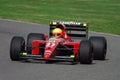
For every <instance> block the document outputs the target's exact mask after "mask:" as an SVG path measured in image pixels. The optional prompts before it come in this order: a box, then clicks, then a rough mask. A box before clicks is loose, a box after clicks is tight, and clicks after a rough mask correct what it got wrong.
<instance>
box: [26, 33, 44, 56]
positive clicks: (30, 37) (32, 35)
mask: <svg viewBox="0 0 120 80" xmlns="http://www.w3.org/2000/svg"><path fill="white" fill-rule="evenodd" d="M33 40H45V37H44V34H41V33H29V34H28V37H27V52H28V54H32V41H33Z"/></svg>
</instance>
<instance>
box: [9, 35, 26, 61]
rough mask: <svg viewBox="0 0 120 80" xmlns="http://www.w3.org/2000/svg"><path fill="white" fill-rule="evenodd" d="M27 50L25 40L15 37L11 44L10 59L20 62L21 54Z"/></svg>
mask: <svg viewBox="0 0 120 80" xmlns="http://www.w3.org/2000/svg"><path fill="white" fill-rule="evenodd" d="M24 50H25V40H24V38H23V37H17V36H15V37H13V38H12V40H11V44H10V58H11V60H13V61H16V60H20V53H22V52H24Z"/></svg>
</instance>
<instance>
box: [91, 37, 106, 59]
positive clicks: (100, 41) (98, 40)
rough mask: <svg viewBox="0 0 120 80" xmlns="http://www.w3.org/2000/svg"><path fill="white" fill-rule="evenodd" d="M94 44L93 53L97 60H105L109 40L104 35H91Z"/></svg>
mask: <svg viewBox="0 0 120 80" xmlns="http://www.w3.org/2000/svg"><path fill="white" fill-rule="evenodd" d="M89 40H90V41H91V42H92V44H93V54H94V59H95V60H105V58H106V51H107V40H106V39H105V38H104V37H96V36H93V37H90V39H89Z"/></svg>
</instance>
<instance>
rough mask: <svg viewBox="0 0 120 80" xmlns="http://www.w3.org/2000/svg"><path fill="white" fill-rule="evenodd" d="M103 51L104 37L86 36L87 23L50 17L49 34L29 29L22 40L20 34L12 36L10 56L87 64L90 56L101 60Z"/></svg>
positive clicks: (16, 58) (15, 58)
mask: <svg viewBox="0 0 120 80" xmlns="http://www.w3.org/2000/svg"><path fill="white" fill-rule="evenodd" d="M74 38H76V39H75V40H78V41H75V40H73V39H74ZM106 51H107V41H106V39H105V38H104V37H100V36H99V37H98V36H92V37H90V38H89V39H88V27H87V23H83V22H64V21H51V22H50V32H49V38H48V36H47V35H45V34H42V33H30V34H28V37H27V42H26V44H25V40H24V38H23V37H19V36H15V37H13V38H12V40H11V45H10V58H11V60H13V61H16V60H29V59H33V60H44V61H65V62H72V63H74V62H80V63H82V64H91V63H92V61H93V59H95V60H105V57H106Z"/></svg>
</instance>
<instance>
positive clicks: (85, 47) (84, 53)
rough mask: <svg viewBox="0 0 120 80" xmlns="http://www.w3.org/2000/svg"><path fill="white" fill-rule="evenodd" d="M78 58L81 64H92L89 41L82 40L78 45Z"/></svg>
mask: <svg viewBox="0 0 120 80" xmlns="http://www.w3.org/2000/svg"><path fill="white" fill-rule="evenodd" d="M79 57H80V63H81V64H92V60H93V55H92V44H91V42H90V41H89V40H82V41H81V43H80V49H79Z"/></svg>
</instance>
